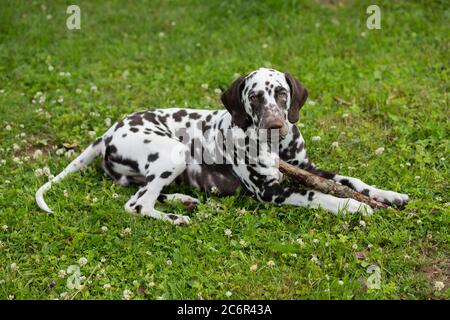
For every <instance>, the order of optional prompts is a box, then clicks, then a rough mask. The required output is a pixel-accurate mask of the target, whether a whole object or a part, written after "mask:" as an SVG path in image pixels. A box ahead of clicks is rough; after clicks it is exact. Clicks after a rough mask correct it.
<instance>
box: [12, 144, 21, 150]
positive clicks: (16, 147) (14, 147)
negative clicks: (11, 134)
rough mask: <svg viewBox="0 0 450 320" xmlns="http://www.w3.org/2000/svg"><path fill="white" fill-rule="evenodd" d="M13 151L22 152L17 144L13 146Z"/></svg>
mask: <svg viewBox="0 0 450 320" xmlns="http://www.w3.org/2000/svg"><path fill="white" fill-rule="evenodd" d="M13 150H14V151H18V150H20V146H19V145H18V144H17V143H14V144H13Z"/></svg>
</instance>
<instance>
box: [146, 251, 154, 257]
mask: <svg viewBox="0 0 450 320" xmlns="http://www.w3.org/2000/svg"><path fill="white" fill-rule="evenodd" d="M145 254H146V255H148V256H151V255H152V254H153V253H152V252H151V251H147V252H146V253H145Z"/></svg>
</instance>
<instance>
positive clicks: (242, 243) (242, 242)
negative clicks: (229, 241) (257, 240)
mask: <svg viewBox="0 0 450 320" xmlns="http://www.w3.org/2000/svg"><path fill="white" fill-rule="evenodd" d="M239 244H240V245H241V246H243V247H245V246H246V245H247V242H245V240H241V241H239Z"/></svg>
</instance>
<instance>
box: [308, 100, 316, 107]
mask: <svg viewBox="0 0 450 320" xmlns="http://www.w3.org/2000/svg"><path fill="white" fill-rule="evenodd" d="M308 104H309V105H310V106H315V105H316V104H317V103H316V102H315V101H314V100H309V101H308Z"/></svg>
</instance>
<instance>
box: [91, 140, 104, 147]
mask: <svg viewBox="0 0 450 320" xmlns="http://www.w3.org/2000/svg"><path fill="white" fill-rule="evenodd" d="M100 142H102V138H98V139H97V140H95V141H94V143H93V144H92V145H93V146H94V147H95V146H96V145H98V144H99V143H100Z"/></svg>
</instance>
